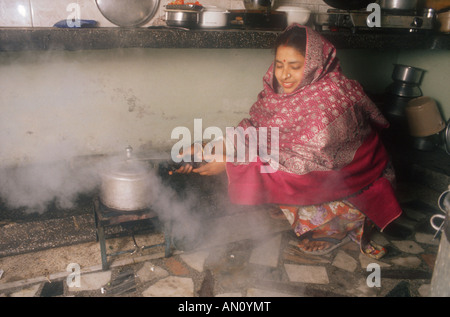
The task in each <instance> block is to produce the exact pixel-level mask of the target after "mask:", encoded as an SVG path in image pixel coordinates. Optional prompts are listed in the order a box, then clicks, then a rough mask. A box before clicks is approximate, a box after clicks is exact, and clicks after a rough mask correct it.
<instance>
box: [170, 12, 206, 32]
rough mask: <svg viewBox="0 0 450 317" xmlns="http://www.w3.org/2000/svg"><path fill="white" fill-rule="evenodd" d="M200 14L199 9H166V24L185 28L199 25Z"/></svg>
mask: <svg viewBox="0 0 450 317" xmlns="http://www.w3.org/2000/svg"><path fill="white" fill-rule="evenodd" d="M199 19H200V15H199V12H198V11H189V10H166V24H167V25H169V26H177V27H183V28H195V27H197V26H198V23H199Z"/></svg>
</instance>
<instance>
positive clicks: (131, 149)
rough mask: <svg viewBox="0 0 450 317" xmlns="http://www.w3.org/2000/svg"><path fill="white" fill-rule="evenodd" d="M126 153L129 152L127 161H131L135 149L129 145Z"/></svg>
mask: <svg viewBox="0 0 450 317" xmlns="http://www.w3.org/2000/svg"><path fill="white" fill-rule="evenodd" d="M125 151H126V152H127V159H128V160H129V159H131V152H133V148H132V147H131V145H128V146H127V147H126V148H125Z"/></svg>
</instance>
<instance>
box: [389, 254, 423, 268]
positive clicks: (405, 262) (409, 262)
mask: <svg viewBox="0 0 450 317" xmlns="http://www.w3.org/2000/svg"><path fill="white" fill-rule="evenodd" d="M391 262H392V263H393V264H396V265H400V266H405V267H410V268H417V267H419V266H420V264H421V263H422V261H421V260H420V259H419V258H418V257H415V256H406V257H400V258H396V259H392V260H391Z"/></svg>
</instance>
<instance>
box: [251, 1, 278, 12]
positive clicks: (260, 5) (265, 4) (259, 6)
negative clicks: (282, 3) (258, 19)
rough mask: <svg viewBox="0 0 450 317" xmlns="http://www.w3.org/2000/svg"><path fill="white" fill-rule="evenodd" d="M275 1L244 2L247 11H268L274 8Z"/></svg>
mask: <svg viewBox="0 0 450 317" xmlns="http://www.w3.org/2000/svg"><path fill="white" fill-rule="evenodd" d="M274 4H275V0H244V7H245V9H247V10H267V9H270V8H273V6H274Z"/></svg>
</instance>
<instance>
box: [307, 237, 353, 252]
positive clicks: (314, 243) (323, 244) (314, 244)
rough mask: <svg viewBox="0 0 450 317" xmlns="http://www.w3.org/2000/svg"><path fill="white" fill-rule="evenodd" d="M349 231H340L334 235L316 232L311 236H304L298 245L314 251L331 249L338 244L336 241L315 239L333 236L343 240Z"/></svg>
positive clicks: (308, 250)
mask: <svg viewBox="0 0 450 317" xmlns="http://www.w3.org/2000/svg"><path fill="white" fill-rule="evenodd" d="M346 235H347V233H345V232H339V233H336V234H332V235H325V234H321V233H320V232H314V233H312V235H310V237H311V238H304V239H302V240H301V241H300V242H299V243H298V247H299V248H300V249H301V250H303V251H306V252H314V251H322V250H326V249H329V248H331V247H333V246H334V245H336V243H334V242H331V241H323V240H314V239H321V238H331V239H336V240H337V241H339V240H342V239H344V238H345V237H346Z"/></svg>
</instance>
